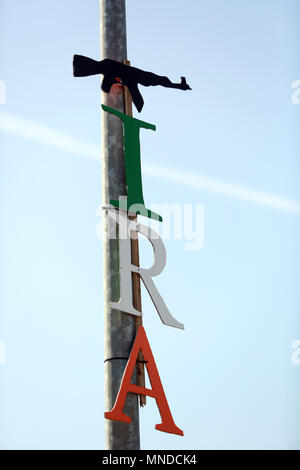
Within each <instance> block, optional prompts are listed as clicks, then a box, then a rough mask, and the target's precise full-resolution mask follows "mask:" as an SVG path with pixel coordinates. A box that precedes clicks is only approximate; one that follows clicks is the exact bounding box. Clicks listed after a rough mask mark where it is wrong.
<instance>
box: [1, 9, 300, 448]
mask: <svg viewBox="0 0 300 470" xmlns="http://www.w3.org/2000/svg"><path fill="white" fill-rule="evenodd" d="M299 10H300V4H299V2H298V1H297V0H251V1H250V0H226V1H225V0H222V1H221V0H210V1H207V0H197V1H195V0H186V1H185V2H181V1H179V0H164V1H163V2H162V1H158V0H152V1H151V2H149V1H147V2H146V1H144V0H139V1H138V0H127V28H128V58H129V59H130V60H131V62H132V64H134V65H135V66H137V67H141V68H144V69H146V70H152V71H153V72H156V73H159V74H162V75H168V76H169V77H170V78H171V79H173V80H174V81H177V79H178V78H179V77H180V76H181V75H185V76H186V77H187V81H188V83H189V84H190V85H191V87H192V89H193V90H192V92H186V93H183V92H180V91H177V90H167V89H164V88H155V89H154V88H149V89H146V88H144V89H142V92H143V96H144V99H145V107H144V109H143V111H142V113H141V115H140V118H141V119H143V120H145V121H147V122H150V123H154V124H156V126H157V131H156V132H155V133H153V132H147V131H145V132H143V133H142V138H141V144H142V160H143V161H144V162H147V163H148V164H150V163H151V164H156V165H166V166H168V167H172V168H174V169H176V170H178V171H182V172H187V171H189V172H193V173H195V174H197V173H199V174H202V175H206V176H207V177H209V178H214V179H218V180H221V181H224V182H229V183H233V184H237V185H241V186H246V187H249V188H251V189H253V190H256V191H261V192H266V193H271V194H274V195H277V196H278V197H283V198H290V199H293V200H296V201H300V184H299V147H300V141H299V124H300V105H299V106H296V105H293V104H292V103H291V84H292V82H293V81H294V80H296V79H300V63H299V54H300V42H299V30H300V20H299V18H300V15H299V13H300V11H299ZM99 51H100V41H99V4H98V1H96V0H93V1H89V2H84V1H79V0H72V1H71V0H64V1H61V2H59V1H52V2H47V1H46V0H40V1H37V0H27V1H26V2H24V1H21V0H0V80H4V81H5V82H6V86H7V104H6V105H0V112H3V113H4V112H5V113H12V114H14V115H16V116H19V117H21V118H23V119H26V120H29V121H33V122H38V123H40V124H41V125H43V126H46V127H49V128H52V129H56V130H57V131H60V132H65V133H67V134H70V135H72V136H74V137H75V138H79V139H82V140H86V141H88V142H90V143H91V144H94V145H97V146H98V145H99V144H100V81H99V78H98V77H90V78H86V79H74V78H73V76H72V56H73V54H74V53H79V54H84V55H88V56H91V57H94V58H97V57H99V53H100V52H99ZM0 150H1V159H0V162H1V171H0V188H1V205H0V212H1V220H2V224H1V226H2V230H1V235H0V237H1V238H0V240H1V243H0V250H1V269H0V307H1V316H0V339H1V340H3V341H5V342H6V348H7V364H6V365H5V366H3V365H0V383H1V385H0V423H1V425H0V447H1V448H3V449H15V448H21V449H46V448H53V449H64V448H67V449H90V448H94V449H101V448H103V447H104V418H103V413H104V397H103V308H102V305H103V298H102V254H101V242H100V240H99V239H97V237H96V225H97V223H98V219H97V217H96V209H97V207H98V206H99V205H100V204H101V166H100V164H99V163H98V162H97V161H92V160H91V159H88V158H83V157H81V156H76V155H72V154H70V153H67V152H64V151H62V150H60V149H55V148H53V147H50V146H47V145H44V144H42V143H38V142H35V141H33V140H28V139H23V138H21V137H17V136H15V135H13V134H7V133H5V132H1V133H0ZM144 196H145V202H146V205H147V204H148V205H149V204H151V203H162V202H165V203H193V204H199V203H200V204H201V203H202V204H204V206H205V245H204V247H203V248H202V249H201V250H200V251H196V252H195V251H186V250H185V243H184V241H176V240H175V241H174V240H173V241H165V246H166V250H167V266H166V268H165V270H164V272H163V273H162V274H161V275H160V276H159V278H157V280H156V283H157V286H158V287H159V290H160V291H161V293H162V294H163V296H164V299H165V301H166V303H167V305H168V307H169V309H170V311H171V312H172V314H173V315H174V316H175V317H176V319H178V320H179V321H181V322H183V323H184V324H185V331H179V330H178V331H177V330H175V329H172V328H168V327H165V326H163V325H162V324H161V322H160V320H159V318H158V316H157V314H156V311H155V310H154V308H153V306H152V305H151V302H150V301H149V300H148V298H147V294H146V293H145V292H144V294H143V299H144V312H145V314H144V325H145V328H146V331H147V334H148V338H149V341H150V344H151V347H152V350H153V353H154V356H155V358H156V361H157V366H158V369H159V372H160V375H161V379H162V382H163V385H164V388H165V392H166V395H167V398H168V400H169V404H170V407H171V410H172V413H173V416H174V419H175V422H176V424H177V425H178V426H179V427H181V428H182V429H183V430H184V433H185V437H184V438H181V437H178V436H173V435H168V434H165V433H161V432H158V431H156V430H155V429H154V425H155V424H156V423H158V422H159V421H158V419H159V418H158V411H157V408H156V405H155V402H154V401H153V400H151V399H149V400H148V405H147V407H146V408H145V409H143V410H142V411H141V443H142V448H144V449H193V448H194V449H215V448H217V449H229V448H236V449H238V448H268V449H278V448H284V449H299V448H300V428H299V414H300V413H299V412H300V405H299V392H300V365H299V366H295V365H293V364H292V363H291V354H292V349H291V345H292V342H293V341H294V340H295V339H300V321H299V305H300V298H299V274H300V272H299V271H300V265H299V232H300V224H299V222H300V218H299V214H297V213H291V212H287V211H284V210H279V209H276V208H272V207H268V206H265V205H258V204H253V203H251V202H247V201H243V200H239V199H234V198H231V197H229V196H226V195H223V194H217V193H213V192H210V191H202V190H199V189H195V188H192V187H189V186H188V185H187V184H186V185H179V184H174V183H172V182H171V181H167V180H166V181H163V180H159V179H155V178H152V177H150V176H147V175H144ZM145 256H146V254H145Z"/></svg>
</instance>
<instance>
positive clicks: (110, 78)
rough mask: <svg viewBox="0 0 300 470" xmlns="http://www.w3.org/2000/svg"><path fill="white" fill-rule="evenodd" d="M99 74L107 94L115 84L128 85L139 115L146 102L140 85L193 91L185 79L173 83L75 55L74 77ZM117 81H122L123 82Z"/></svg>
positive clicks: (108, 61) (151, 75) (141, 71)
mask: <svg viewBox="0 0 300 470" xmlns="http://www.w3.org/2000/svg"><path fill="white" fill-rule="evenodd" d="M98 74H102V75H104V77H103V81H102V85H101V88H102V90H103V91H104V92H105V93H109V91H110V89H111V87H112V85H113V84H114V83H118V84H119V85H120V83H121V84H122V85H126V86H127V88H128V90H129V92H130V94H131V97H132V101H133V102H134V104H135V107H136V109H137V110H138V112H139V113H140V112H141V110H142V109H143V106H144V100H143V97H142V95H141V93H140V90H139V89H138V84H141V85H143V86H157V85H161V86H164V87H167V88H178V89H180V90H191V88H190V87H189V85H188V84H187V83H186V80H185V77H181V82H180V83H172V82H171V80H169V78H168V77H162V76H160V75H156V74H155V73H152V72H145V71H144V70H141V69H137V68H135V67H131V66H129V65H125V64H122V63H121V62H117V61H116V60H111V59H104V60H101V61H97V60H93V59H90V58H89V57H85V56H82V55H74V58H73V75H74V77H87V76H89V75H98ZM117 79H120V80H121V82H119V81H118V80H117Z"/></svg>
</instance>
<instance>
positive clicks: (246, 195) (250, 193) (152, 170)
mask: <svg viewBox="0 0 300 470" xmlns="http://www.w3.org/2000/svg"><path fill="white" fill-rule="evenodd" d="M0 131H3V132H6V133H10V134H13V135H17V136H19V137H23V138H26V139H30V140H34V141H37V142H41V143H43V144H46V145H49V146H52V147H56V148H59V149H61V150H64V151H66V152H69V153H72V154H75V155H80V156H82V157H85V158H90V159H92V160H96V161H100V148H99V147H98V146H96V145H93V144H90V143H89V142H85V141H82V140H79V139H76V138H74V137H72V136H70V135H67V134H65V133H63V132H59V131H56V130H53V129H49V128H48V127H46V126H43V125H41V124H38V123H35V122H31V121H28V120H27V119H23V118H20V117H18V116H16V115H14V114H10V113H4V112H0ZM143 171H144V173H145V174H147V175H149V176H152V177H154V178H158V179H162V180H167V181H170V182H172V183H177V184H182V185H184V186H189V187H191V188H196V189H201V190H204V191H210V192H214V193H219V194H223V195H225V196H230V197H234V198H236V199H241V200H244V201H248V202H252V203H255V204H261V205H264V206H270V207H273V208H275V209H281V210H284V211H286V212H292V213H295V214H300V202H298V201H295V200H293V199H288V198H283V197H279V196H276V195H274V194H269V193H265V192H261V191H255V190H253V189H250V188H246V187H245V186H240V185H237V184H232V183H225V182H223V181H220V180H215V179H212V178H208V177H206V176H204V175H201V174H199V173H193V172H187V171H181V170H175V169H174V168H171V167H167V166H163V165H157V164H155V165H152V164H149V163H143Z"/></svg>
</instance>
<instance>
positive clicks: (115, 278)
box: [100, 0, 140, 450]
mask: <svg viewBox="0 0 300 470" xmlns="http://www.w3.org/2000/svg"><path fill="white" fill-rule="evenodd" d="M100 35H101V59H102V60H103V59H105V58H108V59H113V60H117V61H119V62H123V61H124V60H126V59H127V44H126V12H125V0H100ZM101 103H103V104H105V105H107V106H109V107H111V108H113V109H116V110H118V111H121V112H124V92H123V87H122V86H118V85H113V87H112V89H111V91H110V93H103V92H101ZM101 123H102V128H101V147H102V148H101V152H102V156H101V158H102V188H103V197H102V199H103V204H104V205H107V204H109V201H110V200H111V199H114V200H117V199H118V198H119V196H125V195H126V180H125V167H124V156H123V126H122V122H121V120H120V119H117V118H116V117H115V116H113V115H112V114H110V113H105V112H103V111H102V115H101ZM109 220H110V219H109V217H108V215H107V213H106V212H105V211H104V214H103V226H104V234H103V280H104V360H105V362H104V386H105V411H110V410H111V409H112V407H113V405H114V403H115V400H116V397H117V393H118V390H119V387H120V384H121V379H122V376H123V372H124V369H125V366H126V363H127V359H128V357H129V354H130V351H131V348H132V344H133V342H134V338H135V319H134V316H132V315H128V314H126V313H124V312H121V311H117V310H114V309H111V308H110V302H111V301H114V302H117V301H118V300H119V291H120V277H119V243H118V239H110V237H109V223H110V221H109ZM124 412H125V413H126V414H127V415H128V416H130V417H131V420H132V421H131V423H130V424H127V423H121V422H119V421H111V420H105V431H106V449H107V450H138V449H139V448H140V432H139V404H138V395H136V394H132V393H129V394H128V396H127V400H126V405H125V407H124Z"/></svg>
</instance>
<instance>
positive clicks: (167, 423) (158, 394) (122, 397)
mask: <svg viewBox="0 0 300 470" xmlns="http://www.w3.org/2000/svg"><path fill="white" fill-rule="evenodd" d="M140 349H141V350H142V352H143V356H144V359H145V361H146V367H147V371H148V375H149V379H150V383H151V386H152V389H149V388H144V387H140V386H139V385H134V384H132V383H130V381H131V377H132V374H133V370H134V367H135V364H136V360H137V357H138V354H139V351H140ZM128 392H131V393H137V394H138V395H148V396H149V397H153V398H155V400H156V404H157V406H158V409H159V412H160V416H161V420H162V422H161V423H160V424H156V426H155V429H158V430H159V431H163V432H169V433H171V434H179V435H180V436H183V431H181V429H179V428H178V427H177V426H176V424H175V423H174V420H173V418H172V415H171V411H170V408H169V405H168V402H167V399H166V395H165V392H164V389H163V386H162V383H161V381H160V377H159V374H158V370H157V367H156V364H155V361H154V357H153V354H152V351H151V348H150V344H149V341H148V339H147V336H146V332H145V330H144V328H143V327H142V326H140V327H139V329H138V332H137V335H136V338H135V341H134V344H133V347H132V350H131V353H130V357H129V359H128V362H127V365H126V368H125V371H124V374H123V378H122V382H121V386H120V390H119V393H118V396H117V399H116V402H115V404H114V407H113V409H112V410H111V411H108V412H106V413H104V416H105V418H107V419H111V420H113V421H123V422H124V423H131V418H130V417H129V416H127V415H126V414H125V413H123V411H122V410H123V407H124V405H125V401H126V396H127V393H128Z"/></svg>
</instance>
